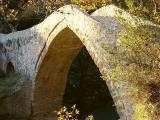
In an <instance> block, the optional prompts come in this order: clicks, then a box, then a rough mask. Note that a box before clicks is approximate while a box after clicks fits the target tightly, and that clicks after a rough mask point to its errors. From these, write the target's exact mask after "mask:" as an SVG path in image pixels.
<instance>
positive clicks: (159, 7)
mask: <svg viewBox="0 0 160 120" xmlns="http://www.w3.org/2000/svg"><path fill="white" fill-rule="evenodd" d="M125 3H126V5H127V6H128V11H129V12H130V13H132V14H134V15H136V16H139V17H143V18H145V19H149V20H151V21H153V22H155V23H158V24H159V23H160V4H159V3H160V1H159V0H125Z"/></svg>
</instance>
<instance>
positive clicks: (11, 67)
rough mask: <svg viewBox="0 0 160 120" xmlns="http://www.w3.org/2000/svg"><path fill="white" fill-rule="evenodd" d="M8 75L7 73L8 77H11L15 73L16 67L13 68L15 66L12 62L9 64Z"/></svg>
mask: <svg viewBox="0 0 160 120" xmlns="http://www.w3.org/2000/svg"><path fill="white" fill-rule="evenodd" d="M6 73H7V75H8V76H10V75H11V74H13V73H14V66H13V64H12V63H11V62H9V63H8V64H7V69H6Z"/></svg>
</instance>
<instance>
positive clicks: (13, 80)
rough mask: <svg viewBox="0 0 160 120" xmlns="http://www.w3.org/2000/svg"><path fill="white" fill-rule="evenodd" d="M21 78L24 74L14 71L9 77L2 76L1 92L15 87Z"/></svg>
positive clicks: (0, 82)
mask: <svg viewBox="0 0 160 120" xmlns="http://www.w3.org/2000/svg"><path fill="white" fill-rule="evenodd" d="M21 80H23V79H22V76H21V75H19V74H14V73H12V74H10V75H9V76H8V77H0V92H2V91H4V90H7V89H9V88H11V87H13V86H14V85H16V84H17V83H18V82H20V81H21Z"/></svg>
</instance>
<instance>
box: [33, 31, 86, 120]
mask: <svg viewBox="0 0 160 120" xmlns="http://www.w3.org/2000/svg"><path fill="white" fill-rule="evenodd" d="M83 46H84V45H83V43H82V42H81V40H80V39H79V38H78V36H77V35H76V34H75V33H74V32H73V31H72V30H70V29H69V28H64V29H63V30H62V31H61V32H60V33H59V34H58V35H57V36H56V37H55V38H54V39H53V40H52V41H51V42H50V44H49V45H48V48H47V52H46V54H45V55H43V56H44V58H43V60H42V62H41V63H39V64H40V66H39V70H38V73H37V76H36V80H35V88H34V93H33V104H32V108H33V110H32V114H33V117H35V118H36V117H37V116H38V117H40V116H41V117H46V116H48V115H51V114H53V116H55V113H54V111H55V110H57V109H59V108H60V107H61V105H62V102H63V96H64V93H65V88H66V82H67V77H68V72H69V69H70V66H71V64H72V62H73V60H74V59H75V57H76V56H77V55H78V53H79V52H80V50H81V49H82V47H83ZM38 119H39V118H38Z"/></svg>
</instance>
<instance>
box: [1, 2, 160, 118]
mask: <svg viewBox="0 0 160 120" xmlns="http://www.w3.org/2000/svg"><path fill="white" fill-rule="evenodd" d="M117 13H119V14H118V15H117ZM119 18H121V19H123V20H124V21H122V22H124V24H130V23H131V24H133V25H138V26H139V27H142V28H144V26H148V27H149V28H152V30H154V31H156V35H155V38H156V40H159V38H160V37H159V30H160V27H159V26H158V25H155V24H153V23H151V22H148V21H144V20H142V19H140V18H138V17H135V16H133V15H130V14H129V13H127V12H125V11H124V10H121V9H119V8H117V7H115V6H113V5H110V6H107V7H103V8H101V9H99V10H97V11H96V12H94V13H93V14H92V15H88V14H87V13H85V12H83V11H81V10H79V9H78V8H77V7H75V6H72V5H68V6H64V7H62V8H60V9H59V10H58V11H55V12H53V13H52V14H51V15H50V16H49V17H47V18H46V19H45V20H44V21H43V22H42V23H40V24H38V25H36V26H33V27H32V28H29V29H27V30H24V31H18V32H13V33H10V34H6V35H5V34H0V44H1V45H0V60H1V62H0V69H1V70H2V71H5V69H6V63H7V62H6V61H10V62H11V63H12V64H13V65H14V68H15V72H18V73H20V74H23V75H26V76H28V78H30V81H29V82H30V84H31V85H30V86H29V87H28V88H29V89H26V90H25V93H26V94H27V93H28V94H29V95H28V96H31V95H32V97H28V98H27V99H25V102H24V104H23V105H24V106H25V107H24V108H26V109H23V111H24V113H26V112H27V113H28V114H29V113H30V112H29V111H31V110H30V106H29V107H28V105H30V104H32V105H33V111H35V114H36V111H37V112H41V109H44V111H45V110H46V109H48V107H49V104H48V107H47V106H46V107H45V103H44V106H43V108H42V105H40V104H39V103H41V102H43V100H41V99H42V98H41V97H40V96H41V95H44V94H45V93H46V92H45V91H49V90H50V89H51V91H54V88H52V86H50V88H49V89H47V88H46V87H43V84H44V85H45V84H47V83H45V80H43V76H45V77H47V75H45V74H50V73H49V72H51V71H52V69H53V68H52V66H50V63H52V62H51V61H54V62H53V63H54V67H55V70H56V69H58V70H57V71H55V73H54V74H52V75H53V76H52V75H51V76H50V75H49V77H50V78H52V77H55V76H56V74H57V76H58V75H60V72H63V73H65V71H67V69H68V68H69V65H70V63H71V61H72V59H73V58H74V55H76V54H77V53H78V49H80V47H81V45H82V44H81V42H82V43H83V45H84V46H85V47H86V48H87V50H88V52H89V53H90V55H91V56H92V58H93V60H94V62H95V63H96V65H97V66H98V68H99V70H100V72H101V73H102V75H105V74H106V73H107V68H108V66H109V65H108V64H107V58H108V56H107V54H108V53H107V52H106V51H105V50H104V48H103V45H108V46H111V47H119V46H121V45H120V44H119V43H117V39H118V37H117V36H118V35H119V33H120V32H121V31H122V30H123V28H125V29H127V27H126V26H125V25H124V26H122V25H121V22H119V20H118V19H119ZM66 33H68V34H69V36H70V37H69V36H66ZM62 34H63V37H62ZM73 36H75V39H79V41H80V42H78V41H77V42H76V41H74V39H73V38H72V37H73ZM58 37H60V38H61V37H62V38H64V39H62V41H61V42H60V40H58V39H60V38H58ZM67 37H69V38H71V39H67ZM56 39H57V40H56ZM65 39H67V41H64V40H65ZM68 40H69V41H70V42H68ZM56 41H57V42H56ZM62 42H63V44H60V43H62ZM72 42H73V43H75V44H71V43H72ZM54 45H57V46H59V47H55V46H54ZM72 45H77V46H76V47H75V46H72ZM69 46H72V48H73V49H67V47H69ZM62 48H63V49H62ZM74 48H77V49H74ZM51 51H52V52H51ZM67 51H68V52H67ZM76 51H77V52H76ZM66 52H67V53H66ZM65 53H66V54H65ZM62 55H64V56H63V57H62ZM53 56H54V57H53ZM68 57H71V58H70V60H69V61H67V60H68V59H67V58H68ZM60 60H61V62H62V63H61V64H57V63H58V62H60ZM64 66H65V68H66V69H62V68H63V67H64ZM47 67H49V68H50V69H47ZM43 71H45V73H43ZM53 71H54V69H53ZM37 74H38V75H37ZM65 74H66V73H65ZM54 75H55V76H54ZM36 76H37V77H36ZM45 77H44V78H45ZM65 77H66V76H65V75H64V76H63V77H62V78H59V79H61V80H65ZM35 78H37V79H36V83H35ZM55 79H56V77H55ZM48 82H49V83H52V82H53V80H48ZM54 82H55V83H57V84H59V83H58V82H60V81H54ZM63 82H64V81H63ZM37 83H38V84H37ZM64 83H65V82H64ZM106 83H107V85H108V87H109V89H110V92H111V95H112V97H113V99H114V102H115V104H116V107H117V110H118V112H119V114H120V117H121V119H122V120H130V119H131V115H132V104H136V103H132V102H133V101H131V100H130V98H129V97H128V98H125V97H124V96H123V93H124V92H126V91H127V90H131V89H130V88H129V87H128V86H129V85H128V84H127V83H124V82H123V81H122V80H119V81H117V82H114V83H113V82H112V81H107V80H106ZM36 85H37V86H36ZM49 85H50V84H49ZM57 86H58V85H57ZM64 86H65V84H63V87H62V91H63V89H64ZM57 89H60V87H59V88H57ZM38 90H39V91H40V93H41V94H40V95H38V93H39V91H38ZM27 91H28V92H27ZM23 93H24V92H22V96H24V95H23ZM60 93H61V92H59V95H57V96H62V94H63V93H62V94H60ZM49 95H50V94H49V93H48V96H49ZM51 95H52V94H51ZM53 96H54V95H53ZM37 99H39V100H40V101H41V102H37V103H36V100H37ZM59 99H61V97H59ZM44 101H47V100H46V99H44ZM59 101H60V100H59ZM32 102H33V103H32ZM48 103H52V102H50V99H49V100H48ZM13 104H16V103H13ZM38 106H39V108H41V109H40V111H38V109H37V108H38ZM51 107H52V106H51ZM53 107H54V106H53ZM53 107H52V108H53ZM55 107H56V106H55ZM16 110H17V113H19V109H18V108H16ZM42 111H43V110H42ZM46 111H48V110H46Z"/></svg>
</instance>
